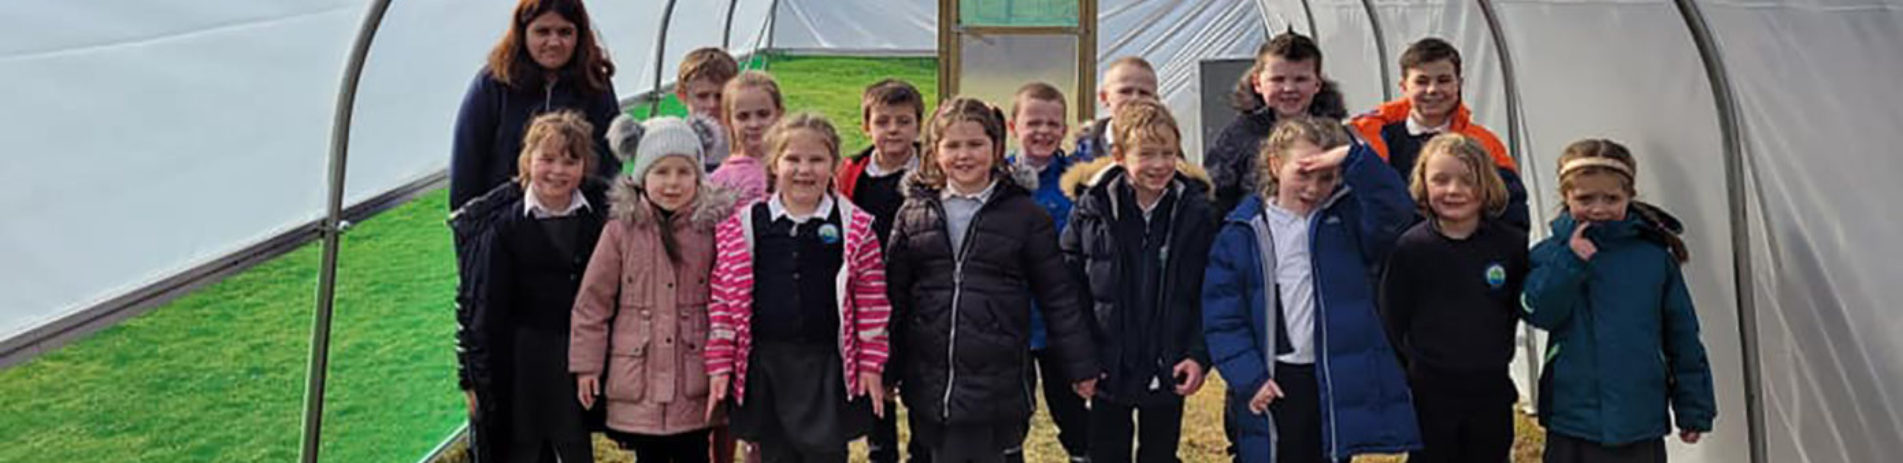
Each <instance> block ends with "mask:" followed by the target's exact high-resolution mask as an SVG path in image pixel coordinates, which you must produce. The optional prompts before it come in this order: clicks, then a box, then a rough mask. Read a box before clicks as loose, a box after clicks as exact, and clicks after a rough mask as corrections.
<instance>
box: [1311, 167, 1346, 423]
mask: <svg viewBox="0 0 1903 463" xmlns="http://www.w3.org/2000/svg"><path fill="white" fill-rule="evenodd" d="M1340 198H1341V195H1340V194H1337V195H1336V196H1335V198H1334V199H1340ZM1334 199H1331V200H1329V201H1328V204H1326V205H1325V206H1324V208H1322V209H1317V210H1316V211H1315V213H1314V214H1313V215H1310V216H1309V219H1308V273H1309V276H1310V277H1311V278H1313V279H1314V280H1315V282H1314V283H1313V284H1314V285H1315V294H1314V296H1312V297H1314V298H1315V334H1316V335H1315V343H1314V344H1315V357H1316V358H1318V359H1320V360H1321V369H1322V371H1321V372H1319V373H1318V374H1320V375H1321V376H1322V377H1324V378H1327V380H1325V381H1322V384H1321V387H1322V388H1324V389H1327V390H1328V403H1324V404H1322V406H1323V407H1325V408H1326V411H1325V412H1326V413H1327V414H1328V430H1327V431H1326V432H1327V433H1328V435H1327V436H1328V458H1331V459H1332V458H1337V455H1340V454H1341V431H1340V430H1339V429H1338V427H1339V426H1341V419H1340V418H1339V417H1337V416H1335V403H1334V402H1335V399H1336V397H1335V375H1334V374H1333V371H1334V369H1333V368H1329V366H1328V365H1329V363H1328V307H1327V305H1326V304H1324V303H1323V302H1322V301H1324V300H1326V299H1327V298H1324V297H1322V291H1321V288H1322V272H1321V271H1320V269H1321V267H1320V266H1319V265H1316V264H1317V263H1318V262H1319V259H1318V258H1316V256H1317V254H1316V253H1315V232H1316V231H1317V230H1320V229H1321V226H1320V225H1321V223H1322V222H1323V221H1326V220H1327V219H1325V218H1323V216H1324V215H1327V209H1326V207H1327V206H1333V205H1334V203H1335V201H1334Z"/></svg>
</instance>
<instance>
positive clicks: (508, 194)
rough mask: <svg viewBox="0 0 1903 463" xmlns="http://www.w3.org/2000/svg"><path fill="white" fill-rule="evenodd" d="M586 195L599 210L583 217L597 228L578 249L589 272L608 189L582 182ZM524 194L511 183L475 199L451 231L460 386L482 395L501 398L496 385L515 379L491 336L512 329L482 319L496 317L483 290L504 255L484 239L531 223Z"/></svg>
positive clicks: (454, 217) (453, 217) (453, 218)
mask: <svg viewBox="0 0 1903 463" xmlns="http://www.w3.org/2000/svg"><path fill="white" fill-rule="evenodd" d="M581 191H582V196H583V197H584V198H586V199H587V200H588V203H589V204H592V205H596V206H595V207H594V208H592V209H591V210H590V212H586V213H584V215H585V216H587V218H588V221H589V222H590V223H588V224H587V225H585V228H592V229H593V233H590V234H589V235H590V236H588V237H586V239H585V240H583V241H584V242H581V243H578V244H577V248H578V249H584V250H582V251H578V252H579V253H581V254H582V255H583V258H584V259H583V260H584V261H583V262H582V264H583V265H584V266H585V265H586V259H585V258H586V256H587V255H588V254H592V252H593V250H594V248H595V246H594V241H595V239H596V237H598V236H599V234H600V230H601V226H602V225H601V224H602V222H604V220H603V219H602V218H601V216H603V215H604V214H602V213H601V212H599V211H604V210H606V209H605V206H604V205H606V204H607V200H608V199H607V184H606V182H601V181H597V180H594V179H589V180H586V181H584V182H582V186H581ZM522 194H523V191H522V187H521V186H519V185H517V184H516V183H515V182H506V183H503V184H500V185H496V186H495V187H494V188H492V189H490V190H489V191H488V192H487V193H484V194H482V195H481V196H478V197H476V198H475V199H471V200H470V201H469V202H468V203H467V204H464V205H463V206H462V207H459V208H456V211H455V212H453V213H451V214H450V215H449V228H450V232H451V233H452V237H453V239H454V240H455V244H454V246H455V249H456V273H457V275H458V276H459V279H458V282H457V285H456V301H455V302H456V325H457V326H456V358H457V363H458V367H459V368H457V371H456V373H457V379H458V381H457V383H458V385H460V386H461V387H462V388H463V389H466V390H474V391H476V392H477V394H483V393H486V392H492V391H493V392H502V391H499V390H495V387H496V385H495V384H492V381H491V379H492V378H495V377H499V376H501V377H506V376H507V375H509V374H510V372H509V368H508V365H507V362H506V361H505V359H508V358H510V354H509V353H508V352H501V350H502V349H503V346H507V345H509V343H508V341H507V340H505V339H495V338H494V337H493V336H491V334H492V333H493V332H495V331H497V330H498V329H503V328H506V327H507V324H503V325H493V323H494V320H484V319H483V318H484V317H483V316H484V315H494V314H495V313H496V312H494V311H493V310H490V308H489V307H483V305H484V303H485V302H486V301H487V300H489V299H490V298H491V297H493V294H491V295H488V296H490V297H485V294H484V289H485V288H488V287H490V285H491V283H490V281H491V280H492V279H493V278H494V277H496V275H492V274H491V270H492V269H491V268H490V263H491V262H492V261H493V260H494V258H495V256H494V253H497V252H503V250H501V249H497V248H496V245H497V242H496V241H495V240H493V239H485V237H491V236H494V235H497V234H499V233H502V231H503V230H505V229H513V228H516V227H519V226H521V225H522V224H523V223H524V222H526V221H524V220H522V219H523V218H524V217H523V215H522ZM578 268H579V267H578ZM566 297H567V298H569V299H571V300H572V299H573V298H574V290H573V289H572V288H571V289H570V290H569V291H568V294H567V295H566ZM485 322H488V323H485Z"/></svg>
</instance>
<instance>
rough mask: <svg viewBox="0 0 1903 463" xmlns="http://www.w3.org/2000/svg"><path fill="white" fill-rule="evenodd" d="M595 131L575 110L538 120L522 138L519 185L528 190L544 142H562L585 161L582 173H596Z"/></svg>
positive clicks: (517, 164) (573, 155)
mask: <svg viewBox="0 0 1903 463" xmlns="http://www.w3.org/2000/svg"><path fill="white" fill-rule="evenodd" d="M594 133H595V127H594V125H593V124H589V123H588V119H587V118H584V117H582V115H581V113H579V112H575V111H573V110H567V109H564V110H560V111H555V112H550V113H544V114H542V115H540V116H535V119H533V120H531V121H529V128H528V130H527V131H526V132H525V133H524V134H523V135H522V152H520V153H517V154H516V156H515V181H516V183H517V184H520V185H522V186H523V187H524V188H527V187H528V186H529V163H530V161H532V160H534V159H535V152H536V150H539V149H541V147H542V142H544V141H548V139H550V138H559V139H561V140H562V141H563V145H564V146H566V147H567V148H568V150H567V151H568V156H569V157H571V158H575V159H580V160H581V165H582V173H583V174H584V175H590V174H593V173H594V171H595V137H594Z"/></svg>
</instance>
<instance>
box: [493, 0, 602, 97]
mask: <svg viewBox="0 0 1903 463" xmlns="http://www.w3.org/2000/svg"><path fill="white" fill-rule="evenodd" d="M546 13H555V14H556V15H557V16H561V17H562V19H567V20H568V22H572V23H575V55H574V56H572V57H569V59H568V64H564V65H562V68H561V69H559V70H557V71H556V73H557V74H559V75H561V76H562V77H563V78H571V79H576V80H579V81H580V82H581V88H583V89H585V90H587V91H589V92H592V93H604V92H608V91H610V90H611V89H612V88H613V84H612V83H611V82H609V81H608V78H610V77H613V76H614V74H615V65H614V63H613V62H610V61H609V60H608V52H607V50H604V49H602V48H601V43H600V42H599V41H597V40H596V37H595V26H594V23H593V22H592V21H589V19H588V8H587V7H584V6H582V2H581V0H521V2H519V3H516V5H515V15H514V16H511V19H510V22H509V31H508V32H506V33H503V34H502V40H501V41H500V42H496V46H495V48H493V49H491V50H490V51H489V75H490V76H492V77H495V79H496V81H498V82H502V84H503V85H507V86H509V87H511V88H518V89H520V88H534V87H539V86H541V85H543V84H544V82H543V81H542V79H543V74H544V73H543V72H542V69H541V65H538V64H535V60H534V59H532V58H530V57H529V56H528V55H529V52H528V27H529V23H530V22H533V21H535V18H538V17H541V16H542V15H543V14H546Z"/></svg>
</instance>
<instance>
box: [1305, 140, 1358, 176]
mask: <svg viewBox="0 0 1903 463" xmlns="http://www.w3.org/2000/svg"><path fill="white" fill-rule="evenodd" d="M1348 147H1349V145H1341V146H1337V147H1335V148H1334V149H1331V150H1328V151H1324V152H1322V154H1317V155H1314V156H1309V157H1305V158H1301V159H1297V160H1295V167H1296V168H1299V169H1301V171H1302V173H1310V172H1315V171H1321V170H1331V169H1334V168H1336V167H1341V162H1342V161H1345V160H1347V159H1348Z"/></svg>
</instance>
